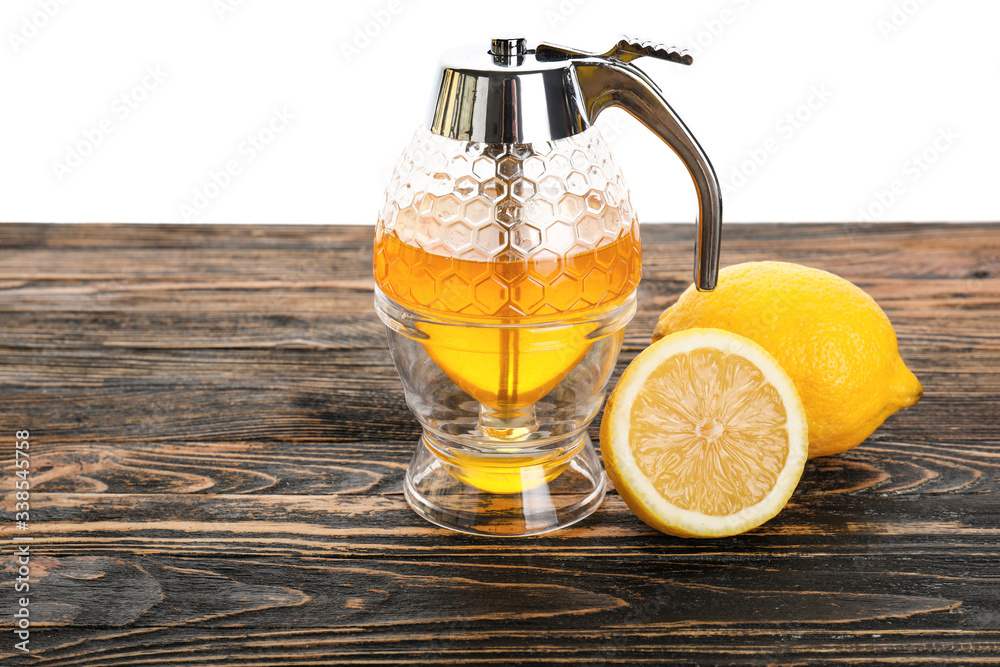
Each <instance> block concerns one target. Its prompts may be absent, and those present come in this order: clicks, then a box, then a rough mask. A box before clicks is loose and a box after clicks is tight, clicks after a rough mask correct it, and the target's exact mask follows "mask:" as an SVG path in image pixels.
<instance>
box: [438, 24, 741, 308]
mask: <svg viewBox="0 0 1000 667" xmlns="http://www.w3.org/2000/svg"><path fill="white" fill-rule="evenodd" d="M640 57H650V58H657V59H660V60H668V61H671V62H675V63H679V64H682V65H690V64H691V62H692V58H691V56H690V55H688V54H687V52H686V51H682V50H679V49H676V48H674V47H668V46H664V45H662V44H655V43H652V42H640V41H638V40H635V39H630V38H628V37H623V38H622V39H620V40H619V41H618V42H617V43H616V44H615V45H614V46H613V47H612V48H611V49H609V50H607V51H605V52H603V53H596V52H588V51H581V50H578V49H572V48H566V47H562V46H556V45H553V44H545V43H542V44H539V45H537V46H536V47H535V48H529V46H528V44H527V42H526V40H525V39H524V38H522V37H503V38H497V39H493V40H492V41H491V43H490V44H489V46H488V47H487V45H486V44H483V45H481V46H478V47H471V48H465V49H459V50H455V51H452V52H449V53H447V54H446V55H445V56H444V57H443V58H442V62H441V73H440V76H439V78H438V82H437V86H436V88H435V89H434V91H435V92H434V95H433V98H432V100H433V104H432V110H431V117H430V122H429V123H428V124H427V126H428V128H429V129H430V131H431V132H433V133H435V134H438V135H441V136H444V137H448V138H450V139H456V140H459V141H466V142H477V143H485V144H531V143H540V142H547V141H555V140H558V139H564V138H566V137H570V136H573V135H576V134H579V133H580V132H583V131H584V130H585V129H587V128H588V127H590V124H591V123H593V122H594V121H595V120H596V119H597V116H598V115H599V114H600V113H601V112H602V111H604V109H607V108H610V107H620V108H621V109H624V110H625V111H626V112H628V113H629V114H631V115H632V116H634V117H635V118H636V119H637V120H639V121H640V122H641V123H642V124H643V125H645V126H646V127H647V128H649V130H650V131H652V132H653V133H654V134H655V135H657V136H658V137H660V139H662V140H663V141H664V142H665V143H666V144H667V145H668V146H670V148H672V149H673V151H674V152H675V153H676V154H677V156H678V157H679V158H680V159H681V160H682V161H683V162H684V164H685V165H686V166H687V168H688V171H689V173H690V174H691V178H692V180H693V181H694V185H695V189H696V190H697V192H698V239H697V243H696V246H695V284H696V285H697V287H698V289H701V290H710V289H712V288H713V287H715V282H716V279H717V276H718V271H719V242H720V237H721V231H722V196H721V192H720V188H719V181H718V179H717V178H716V175H715V170H714V169H713V168H712V164H711V162H709V160H708V157H707V156H706V155H705V152H704V151H703V150H702V148H701V146H700V145H699V144H698V142H697V140H696V139H695V138H694V135H692V134H691V132H690V130H688V128H687V126H685V125H684V123H683V122H682V121H681V119H680V117H679V116H677V114H676V113H675V112H674V110H673V109H672V108H671V107H670V105H669V104H668V103H667V101H666V99H665V98H664V97H663V93H662V91H661V90H660V87H659V86H657V85H656V83H655V82H654V81H653V80H652V79H651V78H650V77H649V76H648V75H646V73H645V72H643V71H642V70H641V69H639V68H638V67H636V66H635V65H634V64H633V62H632V61H634V60H636V59H637V58H640Z"/></svg>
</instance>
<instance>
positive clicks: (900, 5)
mask: <svg viewBox="0 0 1000 667" xmlns="http://www.w3.org/2000/svg"><path fill="white" fill-rule="evenodd" d="M926 4H927V0H903V2H895V3H893V5H892V8H891V9H890V10H889V16H888V17H883V18H880V19H879V20H878V21H876V22H875V26H876V27H877V28H878V31H879V34H881V35H882V39H883V41H886V42H888V41H889V38H890V37H892V36H893V35H895V34H896V33H897V32H899V31H900V30H901V29H902V28H903V26H905V25H906V24H907V23H909V22H910V19H912V18H913V17H914V16H916V14H917V12H919V11H920V10H921V8H923V6H924V5H926Z"/></svg>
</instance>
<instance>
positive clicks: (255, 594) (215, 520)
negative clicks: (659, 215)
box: [0, 224, 1000, 666]
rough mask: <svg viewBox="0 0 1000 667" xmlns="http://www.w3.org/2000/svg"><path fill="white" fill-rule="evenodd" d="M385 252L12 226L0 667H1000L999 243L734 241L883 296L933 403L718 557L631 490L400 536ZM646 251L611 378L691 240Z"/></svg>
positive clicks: (815, 238)
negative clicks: (376, 270) (593, 507)
mask: <svg viewBox="0 0 1000 667" xmlns="http://www.w3.org/2000/svg"><path fill="white" fill-rule="evenodd" d="M371 233H372V232H371V228H369V227H299V226H288V227H286V226H282V227H260V226H179V225H175V226H142V225H135V226H132V225H21V224H15V225H10V224H9V225H2V226H0V455H2V457H0V468H2V474H3V478H2V479H0V495H2V497H3V506H2V510H3V512H2V515H0V520H2V524H0V538H2V543H3V545H4V550H3V553H2V562H0V571H3V572H4V576H3V579H2V581H0V662H2V664H4V665H8V664H9V665H21V664H31V665H52V666H57V665H58V666H70V665H87V666H104V665H203V664H204V665H231V664H232V665H241V666H250V665H272V664H295V665H319V664H377V665H403V664H432V663H433V664H517V663H553V664H566V665H573V664H622V665H632V664H668V663H711V664H729V663H732V664H745V663H754V664H822V663H848V664H872V663H879V662H885V663H894V664H899V663H902V664H935V665H936V664H941V663H946V662H949V661H952V662H955V663H958V664H969V663H977V662H978V663H1000V483H998V482H1000V225H990V224H981V225H944V224H942V225H901V224H879V225H874V226H866V227H859V226H856V225H746V226H741V225H728V226H727V228H726V230H725V238H724V251H723V265H728V264H733V263H737V262H742V261H748V260H758V259H782V260H788V261H794V262H801V263H803V264H807V265H810V266H816V267H820V268H823V269H827V270H830V271H833V272H835V273H838V274H840V275H842V276H844V277H845V278H848V279H849V280H852V281H854V282H855V283H857V284H858V285H860V286H861V287H862V288H864V289H865V290H867V291H868V292H869V293H871V294H872V295H873V296H874V297H875V299H876V300H877V301H878V302H879V303H880V304H881V305H882V307H883V308H884V309H885V311H886V312H887V314H888V315H889V317H890V319H891V320H892V321H893V323H894V325H895V327H896V332H897V334H898V336H899V341H900V347H901V350H902V354H903V357H904V358H905V360H906V362H907V363H908V365H909V366H910V368H911V369H912V370H913V371H914V372H915V373H916V375H917V376H918V377H919V378H920V380H921V381H922V382H923V385H924V389H925V392H926V393H925V396H924V399H923V401H922V402H921V403H919V404H918V405H917V406H915V407H913V408H910V409H908V410H904V411H903V412H901V413H898V414H897V415H895V416H893V417H891V418H890V419H889V420H888V421H887V422H886V423H885V425H884V426H883V427H882V428H880V429H879V430H878V431H877V432H876V433H875V434H874V435H873V436H872V437H871V438H869V439H868V440H867V441H866V442H865V443H864V444H862V445H861V446H860V447H858V448H856V449H854V450H853V451H851V452H848V453H846V454H842V455H840V456H836V457H831V458H826V459H819V460H815V461H813V462H811V463H810V464H809V465H808V466H807V468H806V471H805V475H804V477H803V479H802V482H801V484H800V485H799V488H798V490H797V491H796V493H795V495H794V497H793V499H792V502H791V503H790V504H789V506H788V507H787V508H786V509H785V510H784V511H783V512H782V513H781V514H780V515H779V516H778V517H777V518H775V519H774V520H772V521H771V522H769V523H767V524H765V525H764V526H762V527H761V528H759V529H757V530H755V531H752V532H750V533H747V534H744V535H741V536H738V537H733V538H728V539H719V540H708V541H691V540H683V539H678V538H673V537H667V536H663V535H660V534H658V533H656V532H654V531H652V530H651V529H649V528H647V527H646V526H645V525H644V524H642V523H641V522H640V521H639V520H638V519H637V518H636V517H635V516H634V515H632V514H631V512H630V511H629V510H628V508H627V507H626V506H625V505H624V503H623V502H622V501H621V499H620V498H619V497H618V496H617V495H616V494H615V493H614V492H611V493H610V494H609V495H608V497H607V500H606V501H605V503H604V505H603V507H602V508H601V509H600V510H599V511H598V512H597V513H595V514H594V515H593V516H591V517H590V518H588V519H587V520H585V521H583V522H582V523H581V524H579V525H578V526H575V527H573V528H570V529H567V530H564V531H561V532H558V533H555V534H551V535H548V536H541V537H536V538H528V539H516V540H503V539H488V538H478V537H471V536H466V535H460V534H457V533H452V532H448V531H445V530H441V529H438V528H436V527H434V526H432V525H430V524H427V523H425V522H423V521H422V520H421V519H419V518H418V517H417V516H416V515H415V514H414V513H413V512H411V511H410V510H409V509H408V507H407V505H406V503H405V501H404V499H403V495H402V488H401V482H402V475H403V471H404V469H405V466H406V464H407V462H408V459H409V455H410V453H411V451H412V450H413V447H414V442H415V440H416V438H417V437H418V434H419V430H418V427H417V423H416V421H415V419H414V418H413V417H412V416H411V415H410V414H409V413H408V412H407V411H406V408H405V405H404V402H403V394H402V389H401V386H400V383H399V380H398V378H397V376H396V372H395V370H394V369H393V367H392V364H391V362H390V360H389V357H388V353H387V350H386V346H385V338H384V334H383V329H382V325H381V324H380V322H379V321H378V319H377V318H376V316H375V313H374V311H373V308H372V305H371V303H372V288H373V282H372V279H371V242H370V237H371ZM642 235H643V252H644V258H643V259H644V262H643V264H644V275H643V281H642V285H641V287H640V294H639V312H638V314H637V316H636V317H635V319H634V321H633V322H632V324H631V325H630V326H629V328H628V333H627V339H626V344H625V349H624V351H623V353H622V356H621V359H620V363H619V372H620V371H621V369H623V368H624V367H625V365H626V364H627V363H628V362H629V361H630V360H631V359H632V358H633V357H634V356H635V355H636V354H637V353H638V352H639V351H640V350H641V349H643V348H644V347H645V346H646V344H647V343H648V340H649V336H650V334H651V332H652V330H653V326H654V324H655V321H656V318H657V316H658V314H659V313H660V312H661V311H662V310H663V309H664V308H665V307H666V306H668V305H669V304H670V303H671V302H672V301H673V300H674V299H675V298H676V297H677V295H678V294H679V293H680V292H681V291H682V290H683V288H684V287H686V286H687V284H688V283H689V281H690V265H691V254H692V253H691V251H692V244H693V228H689V227H688V226H676V225H647V226H645V227H644V228H643V230H642ZM616 379H617V378H616ZM19 429H27V430H29V431H30V432H31V438H30V442H31V450H30V452H31V459H30V461H31V468H30V470H31V477H30V479H31V482H32V487H31V498H30V502H31V509H30V512H31V519H30V530H29V531H27V532H24V531H18V530H17V529H16V528H15V525H14V515H13V512H12V510H13V504H14V501H15V499H14V497H13V481H14V479H15V478H14V470H15V469H14V453H13V443H14V433H15V431H17V430H19ZM594 435H595V438H596V429H595V431H594ZM23 535H30V536H32V537H33V538H34V540H33V541H32V542H31V553H32V556H31V566H30V567H31V603H30V610H31V617H30V618H31V622H32V626H31V635H30V648H31V652H30V654H28V655H26V656H25V655H22V654H20V652H19V651H16V650H15V649H14V643H15V641H17V640H16V637H15V636H14V634H13V632H12V630H13V625H14V616H13V614H14V612H15V605H14V602H15V599H16V597H17V595H16V594H15V593H14V592H13V583H12V581H13V577H14V576H15V575H14V572H15V571H16V568H17V565H16V563H15V560H14V556H13V554H12V544H13V543H12V541H11V540H12V538H13V537H14V536H23Z"/></svg>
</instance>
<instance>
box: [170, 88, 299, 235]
mask: <svg viewBox="0 0 1000 667" xmlns="http://www.w3.org/2000/svg"><path fill="white" fill-rule="evenodd" d="M294 120H295V113H294V112H292V111H290V110H289V109H288V108H287V107H284V106H282V107H280V108H275V109H273V110H272V112H271V117H270V118H268V119H267V121H265V122H264V124H263V125H262V126H261V127H260V128H259V129H258V130H257V131H256V132H253V133H251V134H248V135H247V136H246V138H245V139H244V140H243V141H242V142H240V145H239V146H238V147H237V148H236V154H235V155H233V156H232V157H230V158H229V159H228V160H226V161H225V162H224V163H223V165H222V166H221V167H220V168H219V169H217V170H211V171H209V172H208V176H207V177H206V178H205V179H204V181H203V182H202V184H201V185H199V186H197V187H196V188H195V189H194V193H193V194H192V197H191V200H190V201H189V202H181V203H180V204H179V205H178V211H179V212H180V214H181V218H182V219H183V220H184V222H191V220H193V219H194V218H196V217H198V216H199V215H200V214H202V213H204V212H205V211H206V210H207V209H208V207H209V206H210V205H211V204H212V202H214V201H215V200H216V199H218V197H219V196H220V195H221V194H222V193H223V192H225V190H226V188H228V187H229V186H230V185H232V184H233V179H235V178H236V177H237V176H239V175H240V174H241V173H243V169H244V168H245V167H246V166H247V165H249V164H250V163H251V162H253V161H254V160H256V159H257V157H258V156H259V155H260V154H261V153H263V152H264V151H265V150H267V148H268V146H270V145H271V144H272V143H274V141H275V140H276V139H277V138H278V136H279V135H281V133H282V132H284V131H285V130H287V129H288V127H289V126H290V125H291V124H292V121H294Z"/></svg>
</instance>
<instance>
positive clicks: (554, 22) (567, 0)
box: [544, 0, 590, 30]
mask: <svg viewBox="0 0 1000 667" xmlns="http://www.w3.org/2000/svg"><path fill="white" fill-rule="evenodd" d="M588 2H590V0H559V2H558V3H554V4H552V5H550V6H549V7H548V9H546V10H545V13H544V16H545V20H546V21H547V22H548V24H549V28H550V29H552V30H555V29H557V28H558V27H559V26H561V25H562V24H564V23H566V22H567V21H569V20H570V19H571V18H572V17H573V14H576V12H577V10H578V9H580V7H583V6H584V5H585V4H587V3H588Z"/></svg>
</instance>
